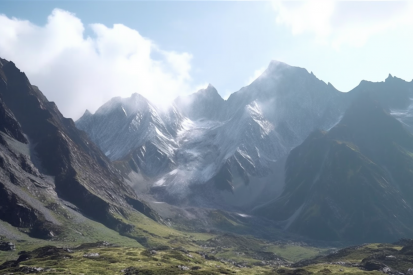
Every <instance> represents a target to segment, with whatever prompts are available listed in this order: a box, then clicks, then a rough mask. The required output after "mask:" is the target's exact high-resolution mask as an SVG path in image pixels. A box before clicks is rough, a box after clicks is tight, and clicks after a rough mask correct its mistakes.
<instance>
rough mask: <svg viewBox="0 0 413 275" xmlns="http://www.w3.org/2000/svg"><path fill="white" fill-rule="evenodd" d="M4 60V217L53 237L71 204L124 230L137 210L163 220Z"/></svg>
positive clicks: (0, 99) (0, 105)
mask: <svg viewBox="0 0 413 275" xmlns="http://www.w3.org/2000/svg"><path fill="white" fill-rule="evenodd" d="M0 61H1V65H0V78H1V80H0V121H1V132H0V141H1V142H0V143H1V144H0V177H1V181H0V197H1V199H0V219H1V220H3V221H6V222H8V223H9V224H11V225H12V226H15V227H17V228H22V230H28V232H29V234H31V235H33V236H35V237H41V238H53V237H56V236H57V235H59V233H60V232H62V231H64V230H63V228H62V226H63V222H62V220H61V219H60V218H57V217H62V218H63V216H64V215H63V216H62V215H61V213H65V212H66V211H69V212H70V210H69V209H68V207H69V208H71V209H75V211H77V212H79V213H81V215H85V216H87V217H89V218H92V219H94V220H96V221H98V222H100V223H102V224H104V225H106V226H107V227H109V228H112V229H114V230H117V231H119V232H121V233H125V232H128V231H130V230H131V226H130V225H128V223H127V222H125V218H123V219H122V218H121V217H127V216H128V215H129V213H131V212H133V211H141V212H142V213H144V214H146V215H148V216H149V217H151V218H153V219H158V218H159V217H158V216H157V214H156V213H155V212H154V211H152V210H151V209H150V208H149V207H148V206H147V205H146V204H145V203H143V202H142V201H140V200H139V199H138V198H137V195H136V194H135V192H134V191H133V190H132V188H131V187H130V186H129V185H127V184H126V183H124V181H123V179H122V177H121V175H120V174H119V173H118V172H117V171H116V169H115V168H114V167H113V166H112V164H111V162H110V161H109V160H108V159H107V158H106V157H105V156H104V155H103V154H102V153H101V151H100V149H99V148H98V147H97V146H96V145H94V144H93V143H92V142H90V140H89V139H88V137H87V136H86V135H85V133H83V132H82V131H79V130H78V129H77V128H76V126H75V124H74V122H73V120H71V119H67V118H64V117H63V116H62V115H61V113H60V112H59V110H58V109H57V107H56V105H55V104H54V103H53V102H49V101H48V100H47V99H46V97H45V96H44V95H43V94H42V93H41V91H40V90H39V89H38V88H37V87H36V86H32V85H31V84H30V82H29V80H28V79H27V77H26V75H25V74H24V73H23V72H21V71H20V70H19V69H18V68H17V67H16V65H15V64H14V63H13V62H11V61H7V60H4V59H1V60H0ZM65 209H66V210H65ZM59 211H60V212H61V213H60V214H58V213H59ZM66 216H67V217H69V215H66ZM66 216H64V217H66ZM67 217H66V218H67ZM66 218H64V219H66ZM67 219H69V218H67Z"/></svg>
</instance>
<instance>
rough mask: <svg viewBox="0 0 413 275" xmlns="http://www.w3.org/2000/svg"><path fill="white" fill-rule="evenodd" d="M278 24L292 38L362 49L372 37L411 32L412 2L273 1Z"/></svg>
mask: <svg viewBox="0 0 413 275" xmlns="http://www.w3.org/2000/svg"><path fill="white" fill-rule="evenodd" d="M272 4H273V8H274V10H275V12H276V21H277V23H278V24H282V25H285V26H287V27H289V28H290V29H291V31H292V33H293V34H294V35H299V34H310V35H313V36H314V38H315V41H316V42H318V43H321V44H326V45H330V46H332V47H334V48H335V49H337V50H339V49H340V48H341V47H342V46H351V47H361V46H363V45H364V44H365V43H366V42H367V41H368V40H369V39H370V38H371V37H373V36H375V35H379V34H381V33H385V32H389V31H394V30H400V29H405V28H408V29H410V30H413V3H412V2H408V1H388V2H387V1H379V2H373V1H334V0H331V1H330V0H328V1H324V0H310V1H304V2H292V1H273V2H272Z"/></svg>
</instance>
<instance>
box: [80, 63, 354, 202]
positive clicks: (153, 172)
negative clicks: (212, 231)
mask: <svg viewBox="0 0 413 275" xmlns="http://www.w3.org/2000/svg"><path fill="white" fill-rule="evenodd" d="M350 97H351V96H345V95H344V94H343V93H340V92H339V91H337V90H336V89H335V88H334V87H333V86H332V85H327V84H325V83H324V82H322V81H320V80H318V79H317V78H316V77H315V76H314V75H312V74H310V73H308V72H307V71H306V70H305V69H302V68H296V67H291V66H288V65H286V64H284V63H281V62H275V61H274V62H271V64H270V65H269V67H268V69H267V70H266V72H265V73H264V74H263V75H262V76H261V77H260V78H258V79H257V80H256V81H254V82H253V83H252V84H251V85H249V86H247V87H244V88H242V89H241V90H240V91H238V92H236V93H234V94H232V95H231V96H230V97H229V99H228V100H226V101H225V100H223V99H222V98H221V97H220V96H219V94H218V93H217V91H216V89H215V88H214V87H213V86H211V85H209V86H208V87H207V88H206V89H203V90H200V91H198V92H197V93H195V94H192V95H190V96H188V97H180V98H177V99H176V100H175V104H174V106H173V107H171V111H170V112H169V113H168V112H160V111H159V110H157V109H156V107H154V105H153V104H151V103H149V102H148V101H147V100H146V99H143V98H142V97H141V96H138V95H134V96H132V97H131V98H129V99H120V98H115V99H112V100H111V101H110V102H108V103H107V104H105V105H104V106H102V107H101V108H100V109H99V110H98V111H97V112H96V113H95V114H93V115H91V114H90V113H86V114H85V115H84V116H83V117H82V118H81V119H79V120H78V121H77V122H76V125H77V126H78V127H79V128H80V129H82V130H84V131H85V132H87V134H88V136H89V137H90V138H91V139H92V140H93V141H94V142H95V143H96V144H97V145H98V146H99V147H100V148H101V149H102V150H103V151H104V152H106V154H107V155H108V156H109V157H110V158H111V159H112V160H116V165H118V167H119V168H120V169H121V170H122V171H124V172H125V173H130V172H132V171H134V172H137V173H141V174H143V175H144V176H147V177H149V178H150V180H152V181H153V182H155V184H154V188H153V189H152V191H153V192H152V193H153V194H155V195H157V194H168V196H167V197H169V198H172V197H175V201H180V202H184V201H185V202H186V201H188V200H187V198H191V201H192V202H193V203H195V204H202V203H205V201H207V202H212V204H215V203H220V202H225V203H223V204H222V205H225V204H227V205H234V206H238V207H239V206H241V207H242V206H246V205H248V207H250V206H251V205H256V204H260V203H262V202H263V201H265V200H268V199H270V198H271V197H273V196H276V195H277V194H278V193H279V192H280V189H281V188H282V185H283V182H282V180H281V181H280V179H282V176H280V175H278V172H279V170H280V169H279V168H278V166H280V165H281V162H282V161H283V159H284V157H285V156H286V155H287V154H288V152H289V151H290V150H291V149H292V148H294V147H295V146H297V145H298V144H300V143H301V142H302V141H303V140H304V139H305V138H306V137H307V135H308V134H309V133H310V132H311V131H313V130H314V129H316V128H322V129H329V128H330V127H332V126H333V125H334V124H335V123H337V122H338V121H339V119H340V116H341V115H342V114H343V112H344V110H345V109H346V108H347V106H348V102H349V101H350V100H349V99H350ZM131 106H132V107H131ZM170 129H173V130H172V131H171V130H170ZM277 162H278V163H277ZM154 167H156V169H155V168H154ZM275 173H277V174H275ZM274 180H277V182H276V183H274ZM200 185H205V186H207V187H208V186H209V187H211V188H209V187H208V188H206V189H205V188H203V187H202V188H200ZM215 187H218V188H215ZM207 189H208V190H207ZM200 190H204V191H206V193H199V192H200ZM194 192H195V193H194ZM263 194H264V195H263ZM160 199H166V197H164V196H162V198H160ZM198 199H199V200H198ZM202 201H203V202H202Z"/></svg>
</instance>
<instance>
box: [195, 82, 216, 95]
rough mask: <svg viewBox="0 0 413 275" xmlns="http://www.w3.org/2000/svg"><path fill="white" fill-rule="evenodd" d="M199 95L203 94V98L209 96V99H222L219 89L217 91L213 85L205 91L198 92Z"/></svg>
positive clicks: (209, 85)
mask: <svg viewBox="0 0 413 275" xmlns="http://www.w3.org/2000/svg"><path fill="white" fill-rule="evenodd" d="M197 94H201V95H203V96H208V97H210V96H212V97H217V96H218V97H221V96H220V95H219V94H218V91H217V89H215V87H214V86H212V85H211V84H208V86H207V87H206V88H205V89H201V90H199V91H198V92H197Z"/></svg>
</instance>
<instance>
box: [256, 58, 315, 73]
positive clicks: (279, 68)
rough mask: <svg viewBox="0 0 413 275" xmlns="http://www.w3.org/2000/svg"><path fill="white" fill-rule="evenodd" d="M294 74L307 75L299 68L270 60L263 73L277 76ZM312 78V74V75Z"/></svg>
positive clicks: (304, 70)
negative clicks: (287, 73)
mask: <svg viewBox="0 0 413 275" xmlns="http://www.w3.org/2000/svg"><path fill="white" fill-rule="evenodd" d="M286 72H289V73H296V72H300V73H304V72H305V73H306V74H309V72H308V71H307V70H306V69H304V68H301V67H294V66H291V65H288V64H287V63H284V62H281V61H277V60H272V61H271V62H270V64H269V65H268V68H267V70H266V71H265V72H264V73H265V74H268V73H269V74H274V73H275V74H279V73H286ZM312 75H313V76H314V74H312Z"/></svg>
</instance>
